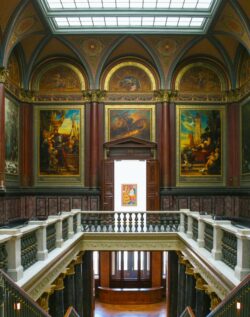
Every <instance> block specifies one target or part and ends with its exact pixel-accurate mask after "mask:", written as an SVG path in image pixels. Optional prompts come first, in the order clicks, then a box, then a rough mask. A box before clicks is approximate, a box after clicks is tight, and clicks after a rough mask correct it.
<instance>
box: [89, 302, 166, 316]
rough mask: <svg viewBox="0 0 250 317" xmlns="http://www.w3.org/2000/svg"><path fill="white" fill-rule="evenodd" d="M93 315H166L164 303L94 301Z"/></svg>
mask: <svg viewBox="0 0 250 317" xmlns="http://www.w3.org/2000/svg"><path fill="white" fill-rule="evenodd" d="M94 317H166V303H165V302H162V303H159V304H148V305H110V304H103V303H100V302H98V301H96V303H95V315H94Z"/></svg>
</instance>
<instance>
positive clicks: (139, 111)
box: [105, 105, 155, 141]
mask: <svg viewBox="0 0 250 317" xmlns="http://www.w3.org/2000/svg"><path fill="white" fill-rule="evenodd" d="M105 132H106V135H105V139H106V141H112V140H115V139H120V138H126V137H136V138H140V139H144V140H146V141H154V140H155V106H154V105H139V106H133V105H131V106H128V105H121V106H115V105H114V106H111V105H106V107H105Z"/></svg>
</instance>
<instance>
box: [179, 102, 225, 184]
mask: <svg viewBox="0 0 250 317" xmlns="http://www.w3.org/2000/svg"><path fill="white" fill-rule="evenodd" d="M223 112H224V109H220V108H218V107H217V108H214V107H204V106H202V107H199V106H193V107H190V106H178V107H177V122H178V124H177V129H178V131H177V136H178V138H177V139H178V147H177V148H178V151H177V152H178V153H177V157H178V176H179V177H184V178H188V177H195V178H203V179H204V178H207V179H209V177H214V176H221V175H222V170H223V167H222V155H223V153H222V148H223V147H222V139H223V132H222V130H223Z"/></svg>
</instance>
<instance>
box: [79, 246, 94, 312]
mask: <svg viewBox="0 0 250 317" xmlns="http://www.w3.org/2000/svg"><path fill="white" fill-rule="evenodd" d="M82 276H83V279H82V283H83V303H82V304H83V315H84V317H93V313H94V272H93V252H92V251H86V252H85V253H84V254H83V258H82Z"/></svg>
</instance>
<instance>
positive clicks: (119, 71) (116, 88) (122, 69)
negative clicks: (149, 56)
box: [104, 62, 156, 93]
mask: <svg viewBox="0 0 250 317" xmlns="http://www.w3.org/2000/svg"><path fill="white" fill-rule="evenodd" d="M104 89H105V90H107V91H111V92H124V93H138V92H148V91H152V90H155V89H156V80H155V78H154V75H153V74H152V72H151V71H150V70H149V68H147V67H146V66H145V65H143V64H141V63H138V62H123V63H119V64H117V65H116V66H114V67H113V68H112V69H111V70H110V71H109V73H108V74H107V76H106V78H105V82H104Z"/></svg>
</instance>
